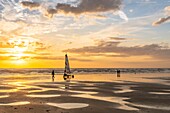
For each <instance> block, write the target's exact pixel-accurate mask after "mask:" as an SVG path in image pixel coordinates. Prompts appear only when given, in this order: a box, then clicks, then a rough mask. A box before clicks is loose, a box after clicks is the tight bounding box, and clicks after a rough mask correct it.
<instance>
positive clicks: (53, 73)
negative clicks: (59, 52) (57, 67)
mask: <svg viewBox="0 0 170 113" xmlns="http://www.w3.org/2000/svg"><path fill="white" fill-rule="evenodd" d="M51 74H52V81H54V78H55V76H54V75H55V72H54V70H52V72H51Z"/></svg>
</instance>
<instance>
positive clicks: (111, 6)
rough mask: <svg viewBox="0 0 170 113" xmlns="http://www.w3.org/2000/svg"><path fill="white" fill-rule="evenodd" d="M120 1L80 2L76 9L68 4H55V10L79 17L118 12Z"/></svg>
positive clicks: (84, 0)
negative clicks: (89, 14)
mask: <svg viewBox="0 0 170 113" xmlns="http://www.w3.org/2000/svg"><path fill="white" fill-rule="evenodd" d="M121 4H122V0H107V1H106V0H82V1H81V2H80V4H79V5H78V6H77V7H74V6H71V5H69V4H61V3H59V4H57V6H56V9H57V10H58V11H62V12H64V13H66V14H67V13H73V14H75V15H79V14H82V13H96V12H106V11H118V10H120V7H121Z"/></svg>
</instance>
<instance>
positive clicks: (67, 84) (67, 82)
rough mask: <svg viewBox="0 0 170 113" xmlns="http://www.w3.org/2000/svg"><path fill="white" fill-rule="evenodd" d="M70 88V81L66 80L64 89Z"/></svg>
mask: <svg viewBox="0 0 170 113" xmlns="http://www.w3.org/2000/svg"><path fill="white" fill-rule="evenodd" d="M69 88H70V79H69V80H66V84H65V89H69Z"/></svg>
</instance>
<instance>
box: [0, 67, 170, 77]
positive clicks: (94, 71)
mask: <svg viewBox="0 0 170 113" xmlns="http://www.w3.org/2000/svg"><path fill="white" fill-rule="evenodd" d="M52 70H55V74H63V72H64V69H63V68H21V69H16V68H15V69H13V68H10V69H8V68H3V69H0V75H12V74H24V75H33V74H34V75H37V74H41V75H43V74H45V75H47V74H49V73H51V71H52ZM117 70H120V72H121V73H125V74H126V73H127V74H128V73H134V74H140V73H170V68H72V69H71V72H72V73H73V74H112V73H113V74H114V73H116V71H117Z"/></svg>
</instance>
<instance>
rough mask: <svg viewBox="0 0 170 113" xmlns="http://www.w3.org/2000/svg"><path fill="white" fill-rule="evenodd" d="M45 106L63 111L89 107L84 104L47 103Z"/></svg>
mask: <svg viewBox="0 0 170 113" xmlns="http://www.w3.org/2000/svg"><path fill="white" fill-rule="evenodd" d="M47 105H50V106H55V107H59V108H63V109H76V108H84V107H87V106H89V105H88V104H85V103H47Z"/></svg>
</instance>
